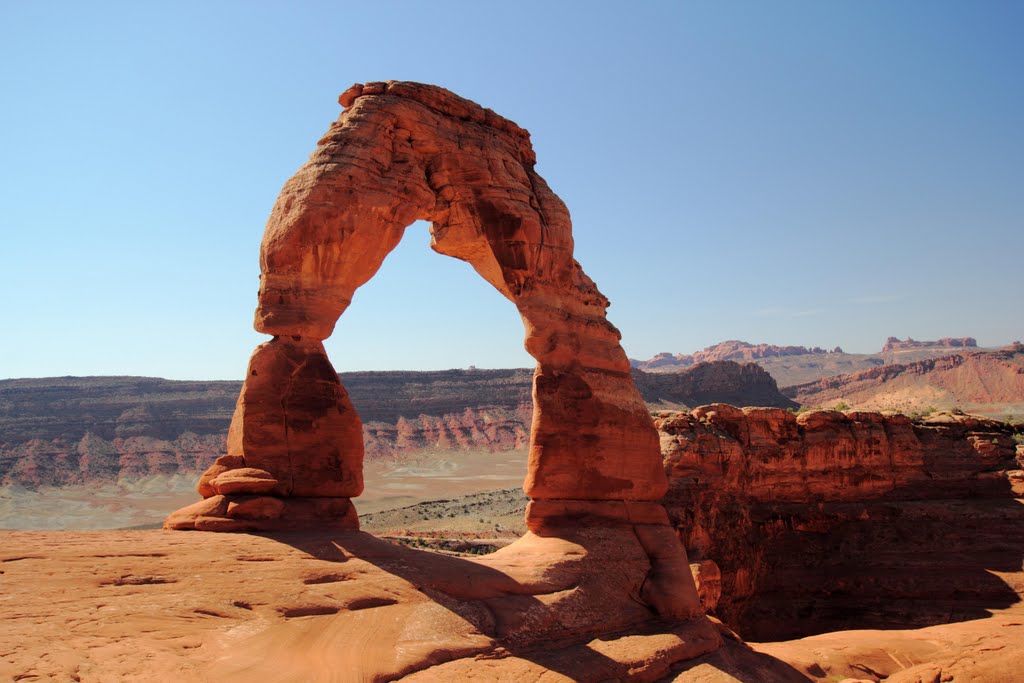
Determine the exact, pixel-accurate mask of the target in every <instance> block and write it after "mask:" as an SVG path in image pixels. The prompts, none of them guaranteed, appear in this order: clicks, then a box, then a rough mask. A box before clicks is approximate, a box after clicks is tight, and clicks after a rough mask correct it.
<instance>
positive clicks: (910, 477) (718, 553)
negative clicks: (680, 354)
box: [656, 404, 1024, 640]
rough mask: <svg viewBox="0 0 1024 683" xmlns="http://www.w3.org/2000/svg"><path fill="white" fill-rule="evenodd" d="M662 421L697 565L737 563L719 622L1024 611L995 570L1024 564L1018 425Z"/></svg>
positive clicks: (726, 414)
mask: <svg viewBox="0 0 1024 683" xmlns="http://www.w3.org/2000/svg"><path fill="white" fill-rule="evenodd" d="M656 424H657V426H658V429H659V433H660V434H661V443H662V449H663V452H664V455H665V469H666V472H667V473H668V476H669V481H670V490H669V493H668V495H667V496H666V499H665V502H666V507H667V509H668V511H669V514H670V516H671V517H672V520H673V523H674V524H675V525H676V526H677V529H678V530H679V533H680V535H681V537H682V538H683V540H684V544H685V545H686V548H687V553H688V554H689V556H690V558H691V559H692V560H693V561H695V562H698V561H700V560H712V561H714V562H715V563H717V564H718V565H719V567H720V568H721V601H720V602H719V604H718V613H719V614H720V615H721V616H722V617H723V619H724V620H725V621H726V622H727V623H729V624H730V625H731V626H735V627H736V628H737V629H738V630H739V631H740V632H741V633H742V635H744V637H746V638H749V639H754V640H757V639H761V638H764V637H767V636H769V635H770V636H771V637H772V638H773V639H779V638H789V637H795V636H799V635H806V634H807V633H817V632H823V631H831V630H840V629H845V628H899V627H903V628H906V627H916V626H922V625H926V624H930V623H945V622H947V621H956V620H962V619H968V618H976V617H978V616H982V615H984V614H987V612H985V610H986V609H992V608H997V607H1005V606H1006V605H1008V604H1012V603H1013V602H1015V601H1016V600H1017V595H1016V592H1015V591H1014V590H1012V589H1011V588H1010V587H1008V586H1007V585H1006V584H1005V583H1004V582H1002V581H1001V580H999V579H998V578H996V577H995V576H994V575H993V574H992V572H993V571H996V572H998V571H1004V572H1012V571H1019V569H1020V563H1021V560H1022V559H1024V558H1022V553H1024V551H1022V550H1021V549H1022V548H1024V507H1022V506H1021V505H1020V504H1019V503H1018V502H1017V501H1015V500H1014V499H1013V496H1014V493H1013V492H1012V491H1011V489H1010V480H1012V476H1013V475H1015V474H1017V473H1016V472H1013V471H1014V470H1019V469H1020V468H1021V463H1019V462H1017V461H1016V460H1015V459H1014V457H1015V456H1014V453H1015V447H1014V441H1013V438H1012V428H1011V427H1009V426H1008V425H1006V424H1004V423H1000V422H996V421H993V420H988V419H984V418H976V417H972V416H967V415H957V414H951V413H942V414H936V415H934V416H932V417H929V418H928V419H925V420H918V421H912V420H910V419H909V418H907V417H904V416H902V415H888V416H886V415H882V414H879V413H866V412H849V413H845V414H844V413H841V412H836V411H814V412H808V413H804V414H801V415H799V416H795V415H793V414H792V413H789V412H787V411H784V410H778V409H771V408H745V409H739V408H735V407H733V406H729V405H722V404H716V405H709V406H703V407H701V408H698V409H696V410H694V411H692V412H690V413H679V412H677V413H671V412H664V413H661V414H660V416H659V417H658V418H657V419H656ZM1008 472H1010V474H1011V477H1010V478H1009V479H1008V477H1007V473H1008ZM1020 494H1024V487H1021V490H1020V491H1018V493H1017V495H1020ZM953 546H955V547H956V550H955V551H953V550H952V547H953Z"/></svg>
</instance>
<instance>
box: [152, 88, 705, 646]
mask: <svg viewBox="0 0 1024 683" xmlns="http://www.w3.org/2000/svg"><path fill="white" fill-rule="evenodd" d="M339 102H340V103H341V104H342V106H343V107H345V108H346V110H345V111H344V112H343V113H342V114H341V116H340V117H339V119H338V121H337V122H335V123H334V124H332V126H331V128H330V130H329V131H328V132H327V134H326V135H325V136H324V137H323V138H322V139H321V140H320V142H319V145H318V147H317V149H316V151H315V152H314V153H313V155H312V156H311V157H310V160H309V161H308V162H307V163H306V164H305V165H304V166H303V167H302V168H301V169H300V170H299V171H298V172H297V173H296V174H295V176H293V177H292V178H291V179H290V180H289V181H288V182H287V183H286V184H285V187H284V189H283V190H282V192H281V194H280V196H279V197H278V200H277V202H276V204H275V205H274V208H273V211H272V212H271V216H270V220H269V221H268V223H267V227H266V231H265V233H264V236H263V243H262V246H261V249H260V266H261V276H260V290H259V304H258V306H257V309H256V320H255V327H256V329H257V331H259V332H263V333H265V334H268V335H272V336H273V338H272V339H271V340H270V341H268V342H266V343H264V344H261V345H260V346H259V347H258V348H257V349H256V352H255V353H254V354H253V356H252V358H251V360H250V362H249V370H248V372H247V375H246V379H245V383H244V385H243V386H242V391H241V395H240V396H239V399H238V403H237V406H236V409H235V413H234V417H233V419H232V422H231V428H230V431H229V434H228V445H227V450H228V453H227V456H226V457H225V458H220V459H218V461H217V462H216V463H215V465H214V466H213V467H212V468H211V470H210V471H209V472H208V473H207V474H206V475H204V477H203V479H202V481H201V485H200V491H201V493H202V494H203V495H204V496H206V498H205V499H204V500H203V501H201V502H199V503H196V504H195V505H193V506H190V507H188V508H185V509H183V510H179V511H178V512H176V513H175V514H174V515H172V516H171V517H170V518H169V519H168V520H167V523H166V525H165V526H167V527H168V528H173V529H206V530H211V531H220V530H242V529H247V530H248V529H263V530H270V529H283V528H295V527H307V526H314V525H317V524H318V522H317V519H316V517H317V515H324V516H325V518H326V523H327V524H329V525H334V526H339V527H345V526H346V525H350V526H353V527H354V526H356V524H357V522H356V521H355V515H354V512H353V511H352V508H351V505H350V502H349V499H350V498H351V497H353V496H357V495H359V493H360V492H361V490H362V458H363V441H362V430H361V422H360V420H359V417H358V415H356V413H355V410H354V409H353V408H352V405H351V403H350V401H349V399H348V396H347V393H346V392H345V390H344V388H343V387H342V386H341V383H340V381H339V380H338V377H337V374H336V373H335V371H334V369H333V368H332V367H331V364H330V362H329V361H328V359H327V356H326V354H325V353H324V349H323V346H322V343H321V342H322V341H323V340H324V339H325V338H327V337H328V336H329V335H330V334H331V333H332V331H333V330H334V325H335V323H336V321H337V319H338V317H339V316H340V315H341V314H342V313H343V312H344V311H345V309H346V308H347V307H348V306H349V304H350V303H351V301H352V297H353V296H354V294H355V291H356V289H358V288H359V287H360V286H361V285H363V284H364V283H365V282H367V281H368V280H369V279H370V278H371V277H373V275H374V274H375V273H376V272H377V270H378V268H379V267H380V265H381V263H382V261H383V259H384V258H385V256H387V254H388V253H389V252H390V251H391V250H392V249H394V248H395V246H396V245H397V244H398V242H399V240H400V239H401V238H402V234H403V232H404V230H405V228H406V226H408V225H409V224H411V223H412V222H414V221H416V220H426V221H429V222H430V223H431V236H432V240H431V247H432V248H433V249H434V250H435V251H437V252H439V253H442V254H446V255H449V256H453V257H455V258H458V259H461V260H464V261H467V262H468V263H470V264H471V265H472V266H473V268H474V269H476V271H477V272H478V273H479V274H480V275H481V276H482V277H483V278H484V279H485V280H487V281H488V282H490V283H491V284H492V285H493V286H494V287H495V288H496V289H497V290H498V291H499V292H501V293H502V294H503V295H504V296H505V297H506V298H508V299H509V300H510V301H512V302H513V303H514V304H515V305H516V307H517V308H518V310H519V313H520V315H521V317H522V319H523V324H524V327H525V330H526V340H525V346H526V350H527V351H528V352H529V353H530V354H531V355H532V356H533V357H534V358H536V359H537V367H536V370H535V371H534V375H533V390H532V398H533V413H532V423H531V427H530V455H529V466H528V471H527V475H526V482H525V484H524V490H525V491H526V493H527V494H528V495H529V496H530V497H531V498H533V499H534V500H533V503H532V504H531V505H530V506H529V507H528V509H527V525H528V526H529V528H530V529H531V533H530V534H528V536H527V537H525V538H523V539H520V541H517V542H516V543H514V544H513V545H511V546H508V547H507V548H505V549H503V550H502V551H501V552H500V553H498V554H496V555H500V557H497V558H496V559H495V561H496V562H501V561H503V560H504V559H505V558H508V559H511V560H512V561H513V562H514V563H515V562H520V561H522V559H521V558H522V557H525V558H526V560H525V565H523V566H525V567H527V568H528V569H529V571H535V572H538V573H539V575H541V576H543V575H546V574H548V573H551V572H556V573H565V572H567V571H575V570H571V566H575V564H576V563H575V562H572V561H570V560H572V559H573V558H576V559H579V558H580V557H590V558H591V560H595V559H596V560H600V559H601V558H602V557H604V556H608V557H609V558H614V559H615V560H616V561H617V562H618V561H621V562H623V563H625V564H626V565H628V566H629V567H630V570H629V572H630V573H631V574H635V575H637V576H642V577H643V579H642V581H641V582H640V584H638V585H639V589H638V590H635V591H634V590H632V589H630V590H626V589H625V587H624V586H623V587H621V588H622V590H613V591H612V592H611V594H609V595H598V594H596V593H595V594H594V595H592V596H590V597H589V598H587V599H586V600H585V602H586V601H587V600H589V601H590V602H588V603H587V604H591V603H593V604H592V606H593V605H596V604H597V602H600V603H601V604H602V607H604V608H607V609H608V610H609V611H610V612H611V613H613V614H614V615H615V616H614V617H610V618H608V619H606V620H605V621H607V622H608V623H615V622H616V620H618V623H619V624H620V625H622V624H623V623H637V622H638V621H639V620H641V619H640V615H639V614H637V613H636V609H635V606H636V605H635V603H636V600H637V599H639V600H640V604H641V605H642V606H643V607H642V609H641V612H642V613H644V614H646V615H647V616H649V615H650V614H652V613H653V614H657V615H659V616H661V617H662V618H671V619H690V618H696V617H700V616H702V615H703V611H702V609H701V606H700V601H699V598H698V596H697V592H696V589H695V587H694V583H693V579H692V576H691V574H690V571H689V567H688V563H687V558H686V554H685V553H684V552H683V548H682V546H681V545H680V543H679V542H678V539H677V538H676V537H675V534H674V532H673V530H672V528H671V526H670V525H669V524H668V518H667V517H666V515H665V511H664V509H663V508H662V507H661V506H660V505H659V504H657V502H655V501H657V500H658V499H660V498H661V496H662V495H663V494H664V493H665V491H666V489H667V482H666V478H665V473H664V470H663V468H662V464H661V456H660V452H659V448H658V436H657V432H656V431H655V429H654V426H653V424H652V422H651V418H650V415H649V414H648V412H647V409H646V406H645V404H644V402H643V400H642V398H641V396H640V394H639V393H638V391H637V389H636V387H635V386H634V384H633V381H632V377H631V373H630V365H629V361H628V360H627V358H626V355H625V353H624V352H623V350H622V347H621V346H620V345H619V336H620V335H619V332H618V330H617V329H616V328H615V327H614V326H613V325H612V324H611V323H610V322H608V320H607V318H606V317H605V310H606V308H607V307H608V300H607V299H606V298H605V297H604V296H603V295H602V294H601V292H600V291H598V289H597V287H596V286H595V284H594V283H593V281H591V280H590V278H588V277H587V275H586V273H584V272H583V269H582V268H581V267H580V265H579V263H577V262H576V261H575V260H574V258H573V238H572V226H571V222H570V220H569V212H568V210H567V209H566V207H565V205H564V204H563V203H562V202H561V200H560V199H559V198H558V197H557V196H556V195H555V194H554V193H553V192H552V191H551V190H550V189H549V188H548V186H547V183H545V182H544V179H543V178H541V177H540V176H539V175H538V174H537V173H536V171H535V170H534V164H535V162H536V158H535V156H534V153H533V149H532V147H531V145H530V139H529V135H528V134H527V132H526V131H524V130H523V129H522V128H520V127H519V126H517V125H516V124H514V123H512V122H511V121H508V120H506V119H504V118H502V117H500V116H498V115H497V114H495V113H494V112H492V111H490V110H487V109H483V108H482V107H480V106H479V105H476V104H474V103H472V102H470V101H468V100H464V99H462V98H460V97H458V96H456V95H454V94H452V93H450V92H448V91H446V90H443V89H441V88H438V87H435V86H428V85H421V84H417V83H405V82H395V81H389V82H387V83H369V84H366V85H355V86H353V87H352V88H350V89H349V90H347V91H345V92H344V93H343V94H342V95H341V97H340V98H339ZM368 333H370V331H368ZM239 473H241V474H239ZM273 500H279V501H280V502H281V504H280V505H275V504H273V503H272V501H273ZM585 530H590V531H586V533H589V534H591V535H590V536H588V537H587V538H586V543H584V544H583V546H582V549H577V548H580V546H579V544H576V543H575V542H574V541H570V540H569V539H575V538H581V537H580V534H581V533H584V531H585ZM538 548H543V549H544V552H542V553H539V554H538V552H537V550H538ZM563 551H564V552H566V553H568V556H565V555H563V554H560V553H562V552H563ZM531 557H532V561H531ZM534 565H535V566H534ZM563 565H565V566H563ZM556 567H557V569H556ZM577 573H578V572H577ZM624 575H625V574H624ZM579 581H582V582H584V583H586V582H587V580H586V579H585V577H584V578H583V579H579V580H578V582H579ZM637 593H638V595H637ZM531 595H532V593H531ZM595 600H596V601H597V602H594V601H595ZM623 615H633V616H628V617H627V616H623ZM516 618H521V619H523V620H524V621H523V628H524V629H527V630H530V631H531V637H535V636H536V628H535V627H536V624H535V623H532V622H531V620H530V619H529V618H528V615H527V614H523V615H517V617H516ZM577 621H578V620H577Z"/></svg>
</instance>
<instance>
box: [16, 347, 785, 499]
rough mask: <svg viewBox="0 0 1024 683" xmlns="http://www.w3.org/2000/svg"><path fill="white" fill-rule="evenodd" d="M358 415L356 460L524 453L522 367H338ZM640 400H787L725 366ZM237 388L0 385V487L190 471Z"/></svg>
mask: <svg viewBox="0 0 1024 683" xmlns="http://www.w3.org/2000/svg"><path fill="white" fill-rule="evenodd" d="M340 377H341V382H342V384H343V386H344V387H345V389H346V390H347V392H348V395H349V398H350V399H351V401H352V404H353V405H354V406H355V408H356V411H357V412H358V414H359V416H360V417H361V418H362V422H363V444H364V451H365V455H366V457H367V458H371V459H373V458H387V459H395V458H399V459H400V458H403V457H406V456H414V455H416V454H417V452H419V451H423V450H447V449H454V450H467V451H488V452H490V451H503V450H507V449H510V448H526V447H527V445H528V443H529V431H530V423H531V420H532V412H533V406H532V399H531V390H532V384H533V372H532V371H530V370H526V369H510V370H481V369H471V370H442V371H432V372H423V371H415V372H413V371H388V372H343V373H341V375H340ZM633 381H634V383H635V384H636V386H637V388H638V390H639V391H640V394H641V396H642V397H643V399H644V401H646V402H647V403H648V404H649V405H654V406H658V407H662V408H664V407H671V408H679V407H681V406H687V407H689V406H697V405H701V404H704V403H713V402H725V403H732V404H734V405H775V406H781V407H786V406H789V405H792V402H791V401H789V400H788V399H786V398H785V397H784V396H782V394H781V393H779V391H778V389H777V388H776V387H775V385H774V383H771V382H770V378H768V377H766V376H765V375H764V374H763V373H759V372H757V371H756V369H755V370H752V369H751V366H749V365H747V366H740V365H738V364H735V363H733V362H732V361H722V362H718V363H707V364H701V365H698V366H696V367H693V368H689V369H687V370H683V371H680V372H678V373H671V374H663V375H654V374H651V373H645V372H642V371H640V370H634V371H633ZM240 389H241V382H181V381H174V380H165V379H157V378H133V377H82V378H75V377H57V378H44V379H18V380H0V485H2V486H9V485H19V486H25V487H28V488H36V487H39V486H65V485H71V484H91V483H106V482H111V481H116V480H133V479H138V478H141V477H147V476H151V475H173V474H182V475H184V476H196V475H198V474H200V473H202V471H203V470H204V469H205V468H207V467H208V466H209V465H210V464H211V463H213V461H214V460H215V459H216V458H217V457H218V456H219V455H222V454H223V453H225V452H226V448H227V445H226V444H227V431H228V425H229V423H230V421H231V414H232V411H233V406H234V404H235V402H236V399H237V397H238V394H239V390H240Z"/></svg>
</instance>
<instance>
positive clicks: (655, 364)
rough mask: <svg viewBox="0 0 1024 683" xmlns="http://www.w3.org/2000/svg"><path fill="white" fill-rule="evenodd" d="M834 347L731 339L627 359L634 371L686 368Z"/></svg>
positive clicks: (811, 351)
mask: <svg viewBox="0 0 1024 683" xmlns="http://www.w3.org/2000/svg"><path fill="white" fill-rule="evenodd" d="M842 352H843V350H842V349H841V348H839V347H838V346H837V347H835V348H834V349H832V351H826V350H825V349H823V348H820V347H818V346H813V347H811V348H808V347H806V346H776V345H774V344H751V343H749V342H745V341H739V340H735V339H731V340H729V341H724V342H719V343H718V344H715V345H714V346H709V347H707V348H705V349H704V350H703V351H697V352H696V353H691V354H684V353H677V354H671V353H659V354H658V355H656V356H654V357H653V358H651V359H649V360H645V361H641V360H634V359H630V363H631V364H632V365H633V367H634V368H639V369H641V370H654V369H658V368H676V367H678V368H688V367H692V366H694V365H696V364H698V363H707V362H711V361H720V360H734V361H752V360H756V359H759V358H777V357H782V356H803V355H808V354H814V353H842Z"/></svg>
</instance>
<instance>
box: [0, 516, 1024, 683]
mask: <svg viewBox="0 0 1024 683" xmlns="http://www.w3.org/2000/svg"><path fill="white" fill-rule="evenodd" d="M538 552H542V550H541V549H540V548H538ZM559 552H561V549H560V550H559ZM0 572H2V573H0V587H2V591H0V680H3V681H14V680H21V681H82V682H83V683H88V682H109V681H121V680H124V681H143V682H145V681H160V682H164V681H255V680H259V681H269V682H273V681H370V680H393V679H396V678H400V677H402V676H403V675H406V679H407V680H410V681H420V680H423V681H455V680H481V681H483V680H504V681H524V680H525V681H531V680H537V681H570V680H577V681H598V680H639V681H652V680H677V681H707V682H714V683H717V682H720V681H737V680H738V681H744V682H753V681H807V680H812V681H823V682H824V681H829V682H832V683H835V682H837V681H840V680H843V679H844V678H847V677H849V678H855V679H860V680H870V681H875V680H880V679H882V678H884V677H887V676H888V677H889V678H887V679H886V680H888V681H891V682H892V683H896V682H903V683H907V682H911V681H913V682H917V681H938V680H955V681H971V680H974V681H985V682H986V683H1000V682H1006V683H1009V682H1010V681H1017V680H1020V679H1019V676H1018V674H1019V662H1021V661H1024V607H1022V605H1021V603H1018V604H1016V605H1013V606H1011V607H1009V608H1006V609H1003V610H996V611H994V614H993V616H991V617H988V618H984V619H978V620H974V621H967V622H961V623H957V624H950V625H943V626H933V627H929V628H925V629H920V630H889V631H847V632H842V633H831V634H823V635H819V636H813V637H810V638H805V639H803V640H797V641H790V642H785V643H773V644H754V645H752V646H748V645H743V644H742V643H739V642H737V641H735V640H733V639H731V638H729V637H726V638H725V645H724V647H723V648H722V649H720V650H719V651H718V652H715V653H713V654H709V655H705V656H703V657H699V658H697V659H692V660H689V661H685V662H680V663H679V664H676V665H675V666H672V662H674V661H676V660H680V659H682V658H684V657H687V656H693V655H694V654H695V653H697V652H699V651H700V650H701V649H702V648H705V647H707V646H709V645H710V644H711V642H712V641H713V640H714V639H716V638H717V637H718V636H717V634H716V633H711V632H708V631H705V630H699V629H697V632H696V633H695V632H693V631H694V629H693V628H690V629H682V630H673V629H672V628H666V627H665V626H664V625H659V624H658V623H657V622H656V621H649V622H647V623H646V624H642V625H640V626H639V627H637V628H634V629H631V632H630V633H629V634H628V635H617V634H614V633H613V634H609V635H605V636H601V637H597V638H595V637H588V636H586V635H585V633H584V634H581V638H579V639H578V641H577V642H575V643H568V642H558V641H557V639H552V641H551V642H550V643H547V644H545V646H543V647H533V648H530V647H523V648H520V647H515V646H506V647H505V648H502V647H501V646H499V645H497V644H496V642H495V639H494V638H493V634H494V633H495V632H496V631H498V630H501V629H505V630H506V631H507V632H510V633H512V632H514V631H515V630H516V629H530V628H532V627H533V626H534V625H535V624H537V623H540V622H533V621H531V619H534V618H536V617H537V616H538V615H543V614H544V609H543V606H542V603H543V602H545V601H550V600H551V599H552V598H558V597H559V595H560V591H559V590H558V589H559V588H563V586H562V585H559V584H560V582H563V583H564V582H568V583H567V585H566V589H567V590H569V591H572V590H574V589H573V587H572V586H573V579H572V577H569V576H565V575H559V573H558V572H555V573H553V574H551V575H549V576H547V577H536V576H530V575H529V573H528V572H525V571H524V569H523V568H522V567H501V561H500V556H497V557H494V558H490V559H488V558H481V559H479V560H476V559H475V560H467V559H463V558H458V557H446V556H442V555H435V554H431V553H425V552H421V551H416V550H410V549H406V548H400V547H397V546H394V545H391V544H388V543H386V542H384V541H381V540H379V539H375V538H373V537H372V536H370V535H368V534H364V533H360V532H342V533H339V534H334V535H329V534H276V535H273V536H259V535H250V534H212V533H203V532H191V533H175V532H167V531H138V532H63V533H62V532H4V533H2V534H0ZM593 573H594V576H595V577H602V576H605V577H609V576H610V577H614V576H615V574H616V570H615V567H614V565H610V566H609V565H606V566H604V567H602V568H600V569H599V570H597V569H596V568H595V571H594V572H593ZM1002 577H1003V578H1004V579H1008V580H1009V579H1011V577H1012V580H1013V581H1014V582H1015V585H1016V586H1018V588H1020V587H1024V572H1016V573H1012V574H1011V573H1007V574H1003V575H1002ZM598 580H601V581H613V580H614V578H604V579H600V578H599V579H598ZM545 582H546V590H547V591H548V593H547V594H543V593H542V594H538V595H535V596H528V595H516V591H521V589H522V587H523V586H524V585H527V584H533V585H534V586H537V585H540V584H542V583H545ZM513 605H514V606H517V607H528V608H530V610H529V611H528V612H527V617H526V618H525V619H523V620H519V621H518V622H517V623H507V622H503V619H505V618H509V617H512V616H513V615H512V614H511V613H510V612H509V611H507V609H508V608H509V607H511V606H513ZM531 605H532V607H531ZM562 606H563V607H564V606H565V603H564V602H563V603H562ZM561 618H562V619H563V620H565V621H566V622H567V623H568V624H571V623H572V622H573V621H577V622H579V623H587V622H593V620H594V619H597V620H600V618H601V615H600V614H577V613H574V612H573V611H572V610H565V611H564V612H563V614H562V616H561Z"/></svg>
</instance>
